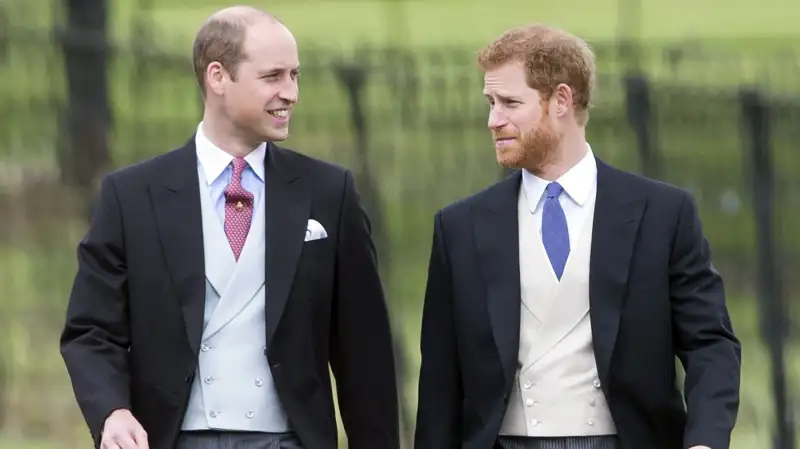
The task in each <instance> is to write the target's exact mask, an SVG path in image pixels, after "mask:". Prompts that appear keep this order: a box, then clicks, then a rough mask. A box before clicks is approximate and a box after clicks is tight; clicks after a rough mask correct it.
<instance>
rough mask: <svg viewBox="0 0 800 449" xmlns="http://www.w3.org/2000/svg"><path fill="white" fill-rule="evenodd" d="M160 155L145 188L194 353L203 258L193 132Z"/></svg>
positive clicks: (199, 319) (201, 299)
mask: <svg viewBox="0 0 800 449" xmlns="http://www.w3.org/2000/svg"><path fill="white" fill-rule="evenodd" d="M162 158H163V159H162V164H161V166H160V168H161V173H159V174H158V175H157V176H156V178H155V180H154V182H152V183H151V184H150V186H149V188H150V195H151V198H152V201H153V207H154V209H155V217H156V223H157V228H158V236H159V239H160V241H161V247H162V248H163V251H164V258H165V259H166V262H167V270H168V271H169V275H170V278H171V279H172V285H173V287H174V289H175V295H176V296H177V299H178V302H179V304H180V307H181V311H182V312H183V319H184V324H185V327H186V336H187V338H188V340H189V345H190V346H191V348H192V351H194V353H195V354H197V351H198V348H199V346H200V337H201V334H202V330H203V312H204V301H205V257H204V253H203V218H202V213H201V209H200V188H199V180H198V175H197V154H196V151H195V144H194V136H192V138H191V139H190V140H189V141H188V142H187V143H186V145H184V146H183V147H182V148H180V149H177V150H175V151H172V152H170V153H167V154H165V155H164V156H162Z"/></svg>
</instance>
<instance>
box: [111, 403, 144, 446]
mask: <svg viewBox="0 0 800 449" xmlns="http://www.w3.org/2000/svg"><path fill="white" fill-rule="evenodd" d="M100 449H150V446H149V445H148V444H147V432H145V431H144V428H143V427H142V425H141V424H139V421H137V420H136V418H134V417H133V415H132V414H131V412H130V411H129V410H124V409H123V410H115V411H113V412H112V413H111V414H110V415H109V416H108V418H106V422H105V424H104V425H103V440H102V442H101V443H100Z"/></svg>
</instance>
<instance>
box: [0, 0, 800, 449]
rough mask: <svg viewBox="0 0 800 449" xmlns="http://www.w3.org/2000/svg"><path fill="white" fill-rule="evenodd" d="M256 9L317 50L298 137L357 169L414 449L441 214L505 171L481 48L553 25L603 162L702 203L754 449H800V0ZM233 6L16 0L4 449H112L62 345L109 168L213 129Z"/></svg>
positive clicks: (328, 0) (0, 4)
mask: <svg viewBox="0 0 800 449" xmlns="http://www.w3.org/2000/svg"><path fill="white" fill-rule="evenodd" d="M251 4H253V5H254V6H260V7H263V8H265V9H267V10H269V11H271V12H273V13H275V14H277V15H278V16H279V17H280V18H281V19H282V20H283V21H284V22H285V23H286V24H287V26H289V28H291V29H292V30H293V32H294V33H295V35H296V37H297V39H298V42H299V44H300V52H301V62H302V65H303V75H302V78H301V101H300V103H299V105H298V107H297V109H296V111H295V119H294V122H293V125H292V137H291V138H290V139H289V141H288V142H287V145H288V146H290V147H293V148H296V149H298V150H300V151H301V152H304V153H307V154H311V155H314V156H317V157H321V158H324V159H327V160H330V161H334V162H337V163H341V164H344V165H346V166H348V167H350V168H351V169H352V170H353V171H354V172H355V174H356V176H357V178H358V179H357V181H358V187H359V189H360V190H361V192H362V194H363V196H364V199H365V201H366V204H367V207H368V209H369V212H370V214H371V216H372V219H373V222H374V224H375V231H376V234H375V238H376V240H377V244H378V246H379V249H380V258H381V267H382V270H383V276H384V281H385V284H386V288H387V293H388V297H389V301H390V303H391V304H390V305H391V310H392V316H393V319H394V327H395V331H396V336H397V342H396V344H397V353H398V358H399V362H400V366H399V370H400V379H401V383H402V385H401V387H402V389H401V391H402V400H403V407H404V416H403V418H404V423H403V424H404V426H405V429H406V432H407V435H410V432H412V431H413V425H414V423H413V420H414V415H415V410H416V384H417V372H418V359H419V346H418V339H419V327H420V311H421V308H422V304H421V303H422V297H423V291H424V287H425V275H426V270H427V262H428V251H429V249H430V238H431V232H432V228H431V225H432V221H433V215H434V213H435V212H436V210H437V209H438V208H440V207H442V206H444V205H446V204H447V203H450V202H452V201H454V200H456V199H459V198H461V197H463V196H466V195H468V194H470V193H473V192H475V191H477V190H479V189H481V188H483V187H485V186H487V185H489V184H491V183H493V182H496V181H498V180H499V179H501V178H502V177H503V176H504V175H505V173H504V172H503V171H502V170H501V169H500V168H499V167H498V166H497V164H496V162H495V158H494V154H493V147H492V144H491V140H490V136H489V133H488V131H487V130H486V126H485V125H486V120H487V111H488V109H487V107H486V105H485V101H484V100H483V98H482V95H481V88H482V78H481V75H480V73H479V72H478V71H477V70H476V68H475V66H474V62H473V61H474V54H475V51H476V50H477V48H478V47H479V46H481V45H484V44H485V43H487V42H488V41H489V40H490V39H492V38H494V37H496V36H497V35H499V34H500V33H501V32H502V31H503V30H504V29H506V28H509V27H513V26H518V25H521V24H523V23H525V22H529V21H544V22H547V23H549V24H552V25H556V26H561V27H564V28H566V29H568V30H569V31H571V32H573V33H576V34H579V35H581V36H583V37H585V38H586V39H587V40H588V41H589V43H590V44H591V45H592V46H593V47H594V49H595V51H596V53H597V58H598V66H599V67H598V69H599V76H598V90H597V99H596V102H595V108H594V110H593V111H592V112H591V119H590V122H589V128H588V137H589V141H590V143H591V144H592V147H593V149H594V151H595V153H596V154H597V155H598V156H599V157H601V158H603V159H605V160H606V161H608V162H610V163H612V164H614V165H617V166H619V167H621V168H624V169H628V170H632V171H636V172H639V173H643V174H645V175H647V176H650V177H653V178H657V179H661V180H665V181H667V182H670V183H673V184H676V185H679V186H681V187H683V188H686V189H689V190H690V191H691V192H692V193H693V194H694V195H695V196H696V198H697V200H698V202H699V205H700V212H701V215H702V219H703V223H704V226H705V231H706V233H707V235H708V238H709V239H710V241H711V245H712V248H713V251H714V261H715V264H716V266H717V267H718V269H719V270H720V271H721V272H722V274H723V276H724V278H725V280H726V283H727V291H728V301H729V306H730V310H731V313H732V316H733V320H734V325H735V329H736V331H737V332H738V335H739V336H740V338H741V340H742V343H743V352H744V361H743V378H742V390H741V395H742V404H741V408H740V414H739V422H738V426H737V428H736V430H735V432H734V435H733V443H732V447H733V448H734V449H762V448H780V449H789V448H795V447H797V443H798V442H800V439H798V436H797V435H796V432H795V427H796V426H797V423H798V421H797V420H796V416H797V415H798V414H800V392H798V391H797V389H798V380H799V379H800V354H798V335H799V333H798V329H797V325H798V323H800V321H799V320H798V319H797V318H798V304H800V232H798V228H800V29H799V28H798V22H800V2H798V1H796V0H761V2H760V3H759V2H755V1H753V0H703V1H693V0H672V1H669V2H665V1H663V0H560V1H553V2H534V1H522V0H494V1H485V0H484V1H473V0H428V1H411V0H382V1H380V0H375V1H370V0H351V1H337V0H293V1H291V2H289V1H282V2H268V1H263V0H262V1H257V0H254V1H253V2H251ZM223 6H228V4H227V3H224V2H221V1H211V0H191V1H190V0H62V1H57V0H52V1H51V0H0V210H2V213H0V286H2V296H0V449H11V448H13V449H61V448H88V447H91V443H90V439H89V435H88V431H87V430H86V426H85V424H84V422H83V419H82V417H81V415H80V412H79V410H78V408H77V406H76V404H75V401H74V397H73V393H72V390H71V387H70V385H69V379H68V377H67V375H66V370H65V368H64V365H63V362H62V360H61V358H60V356H59V353H58V337H59V333H60V331H61V326H62V324H63V320H64V310H65V306H66V303H67V297H68V294H69V289H70V286H71V281H72V277H73V276H74V272H75V268H76V259H75V247H76V244H77V243H78V240H79V239H80V238H81V237H82V235H83V233H84V232H85V230H86V227H87V221H88V218H89V212H90V207H91V200H92V195H93V193H94V192H95V187H96V186H97V185H98V181H99V179H100V177H101V176H102V175H104V174H105V173H107V172H108V171H109V170H112V169H114V168H116V167H119V166H122V165H126V164H130V163H133V162H136V161H139V160H142V159H144V158H148V157H151V156H154V155H157V154H160V153H163V152H166V151H167V150H169V149H171V148H175V147H178V146H180V145H181V144H183V143H184V142H185V141H186V140H187V139H188V138H189V137H190V136H191V134H192V132H193V131H194V130H195V127H196V125H197V122H198V120H199V119H200V114H201V111H202V109H201V102H200V96H199V92H198V89H197V87H196V84H195V80H194V75H193V70H192V64H191V42H192V39H193V37H194V33H195V32H196V30H197V29H198V28H199V26H200V25H201V23H202V21H203V20H204V19H205V18H206V17H207V16H208V15H209V14H210V13H211V12H212V11H214V10H216V9H218V8H221V7H223ZM643 362H644V361H643ZM342 447H346V446H345V442H344V438H343V445H342ZM405 447H406V448H410V447H411V445H410V444H408V442H406V444H405ZM642 449H645V448H642Z"/></svg>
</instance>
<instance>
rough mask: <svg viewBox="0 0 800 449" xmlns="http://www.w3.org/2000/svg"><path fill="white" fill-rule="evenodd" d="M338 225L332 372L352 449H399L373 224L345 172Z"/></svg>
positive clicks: (393, 379)
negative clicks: (373, 238)
mask: <svg viewBox="0 0 800 449" xmlns="http://www.w3.org/2000/svg"><path fill="white" fill-rule="evenodd" d="M344 185H345V186H344V197H343V200H342V209H341V216H340V223H339V236H338V238H339V241H338V250H337V252H338V253H337V256H336V257H337V259H336V266H337V268H336V291H335V299H334V306H333V307H334V309H333V312H332V313H333V317H334V318H333V319H334V321H333V323H332V326H331V333H332V335H331V360H330V362H331V369H332V371H333V374H334V376H335V377H336V387H337V394H338V399H339V410H340V411H341V416H342V422H343V424H344V427H345V431H346V433H347V439H348V446H349V447H350V448H351V449H397V448H399V447H400V437H399V424H400V423H399V411H398V395H397V380H396V378H397V377H396V373H395V360H394V351H393V347H392V334H391V329H390V323H389V313H388V310H387V306H386V300H385V298H384V292H383V287H382V285H381V280H380V276H379V272H378V262H377V257H376V251H375V246H374V243H373V240H372V236H371V224H370V221H369V218H368V217H367V214H366V212H365V210H364V208H363V206H362V204H361V199H360V195H359V193H358V191H357V190H356V188H355V185H354V181H353V177H352V175H351V174H350V172H349V171H348V172H346V175H345V183H344Z"/></svg>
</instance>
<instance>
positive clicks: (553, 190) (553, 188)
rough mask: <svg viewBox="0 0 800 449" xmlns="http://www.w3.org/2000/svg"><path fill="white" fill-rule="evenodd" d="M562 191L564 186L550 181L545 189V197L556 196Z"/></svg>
mask: <svg viewBox="0 0 800 449" xmlns="http://www.w3.org/2000/svg"><path fill="white" fill-rule="evenodd" d="M563 191H564V188H563V187H561V184H559V183H557V182H551V183H550V184H547V188H546V189H545V192H547V198H558V196H559V195H561V192H563Z"/></svg>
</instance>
